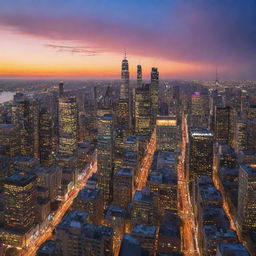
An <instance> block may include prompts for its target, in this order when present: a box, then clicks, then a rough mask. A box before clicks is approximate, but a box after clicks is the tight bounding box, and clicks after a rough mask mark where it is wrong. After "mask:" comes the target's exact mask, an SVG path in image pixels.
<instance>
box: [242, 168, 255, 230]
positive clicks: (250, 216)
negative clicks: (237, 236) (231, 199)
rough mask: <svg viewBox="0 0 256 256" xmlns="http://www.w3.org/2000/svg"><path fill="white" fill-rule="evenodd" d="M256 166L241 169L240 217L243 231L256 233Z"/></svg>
mask: <svg viewBox="0 0 256 256" xmlns="http://www.w3.org/2000/svg"><path fill="white" fill-rule="evenodd" d="M255 208H256V165H254V164H245V165H240V168H239V187H238V216H239V220H240V226H241V229H242V231H245V232H246V231H256V211H255Z"/></svg>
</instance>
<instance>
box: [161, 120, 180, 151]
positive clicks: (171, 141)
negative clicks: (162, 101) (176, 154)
mask: <svg viewBox="0 0 256 256" xmlns="http://www.w3.org/2000/svg"><path fill="white" fill-rule="evenodd" d="M179 142H180V133H179V126H178V125H177V119H176V117H175V116H158V117H157V118H156V148H157V150H170V151H177V150H178V149H179Z"/></svg>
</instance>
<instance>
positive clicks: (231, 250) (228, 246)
mask: <svg viewBox="0 0 256 256" xmlns="http://www.w3.org/2000/svg"><path fill="white" fill-rule="evenodd" d="M218 249H219V251H220V252H221V253H222V255H223V256H229V255H232V256H250V254H249V252H248V251H247V249H246V248H245V247H244V246H243V244H241V243H220V244H219V246H218Z"/></svg>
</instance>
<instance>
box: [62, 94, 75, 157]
mask: <svg viewBox="0 0 256 256" xmlns="http://www.w3.org/2000/svg"><path fill="white" fill-rule="evenodd" d="M58 112H59V114H58V116H59V149H58V153H59V154H60V155H63V156H73V155H74V154H75V152H76V150H77V143H78V108H77V103H76V98H75V97H70V98H60V99H59V108H58Z"/></svg>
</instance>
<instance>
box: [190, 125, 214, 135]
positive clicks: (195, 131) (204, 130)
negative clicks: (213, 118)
mask: <svg viewBox="0 0 256 256" xmlns="http://www.w3.org/2000/svg"><path fill="white" fill-rule="evenodd" d="M191 136H192V137H213V133H212V132H211V131H210V130H209V129H207V128H204V127H196V128H193V129H192V130H191Z"/></svg>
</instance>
